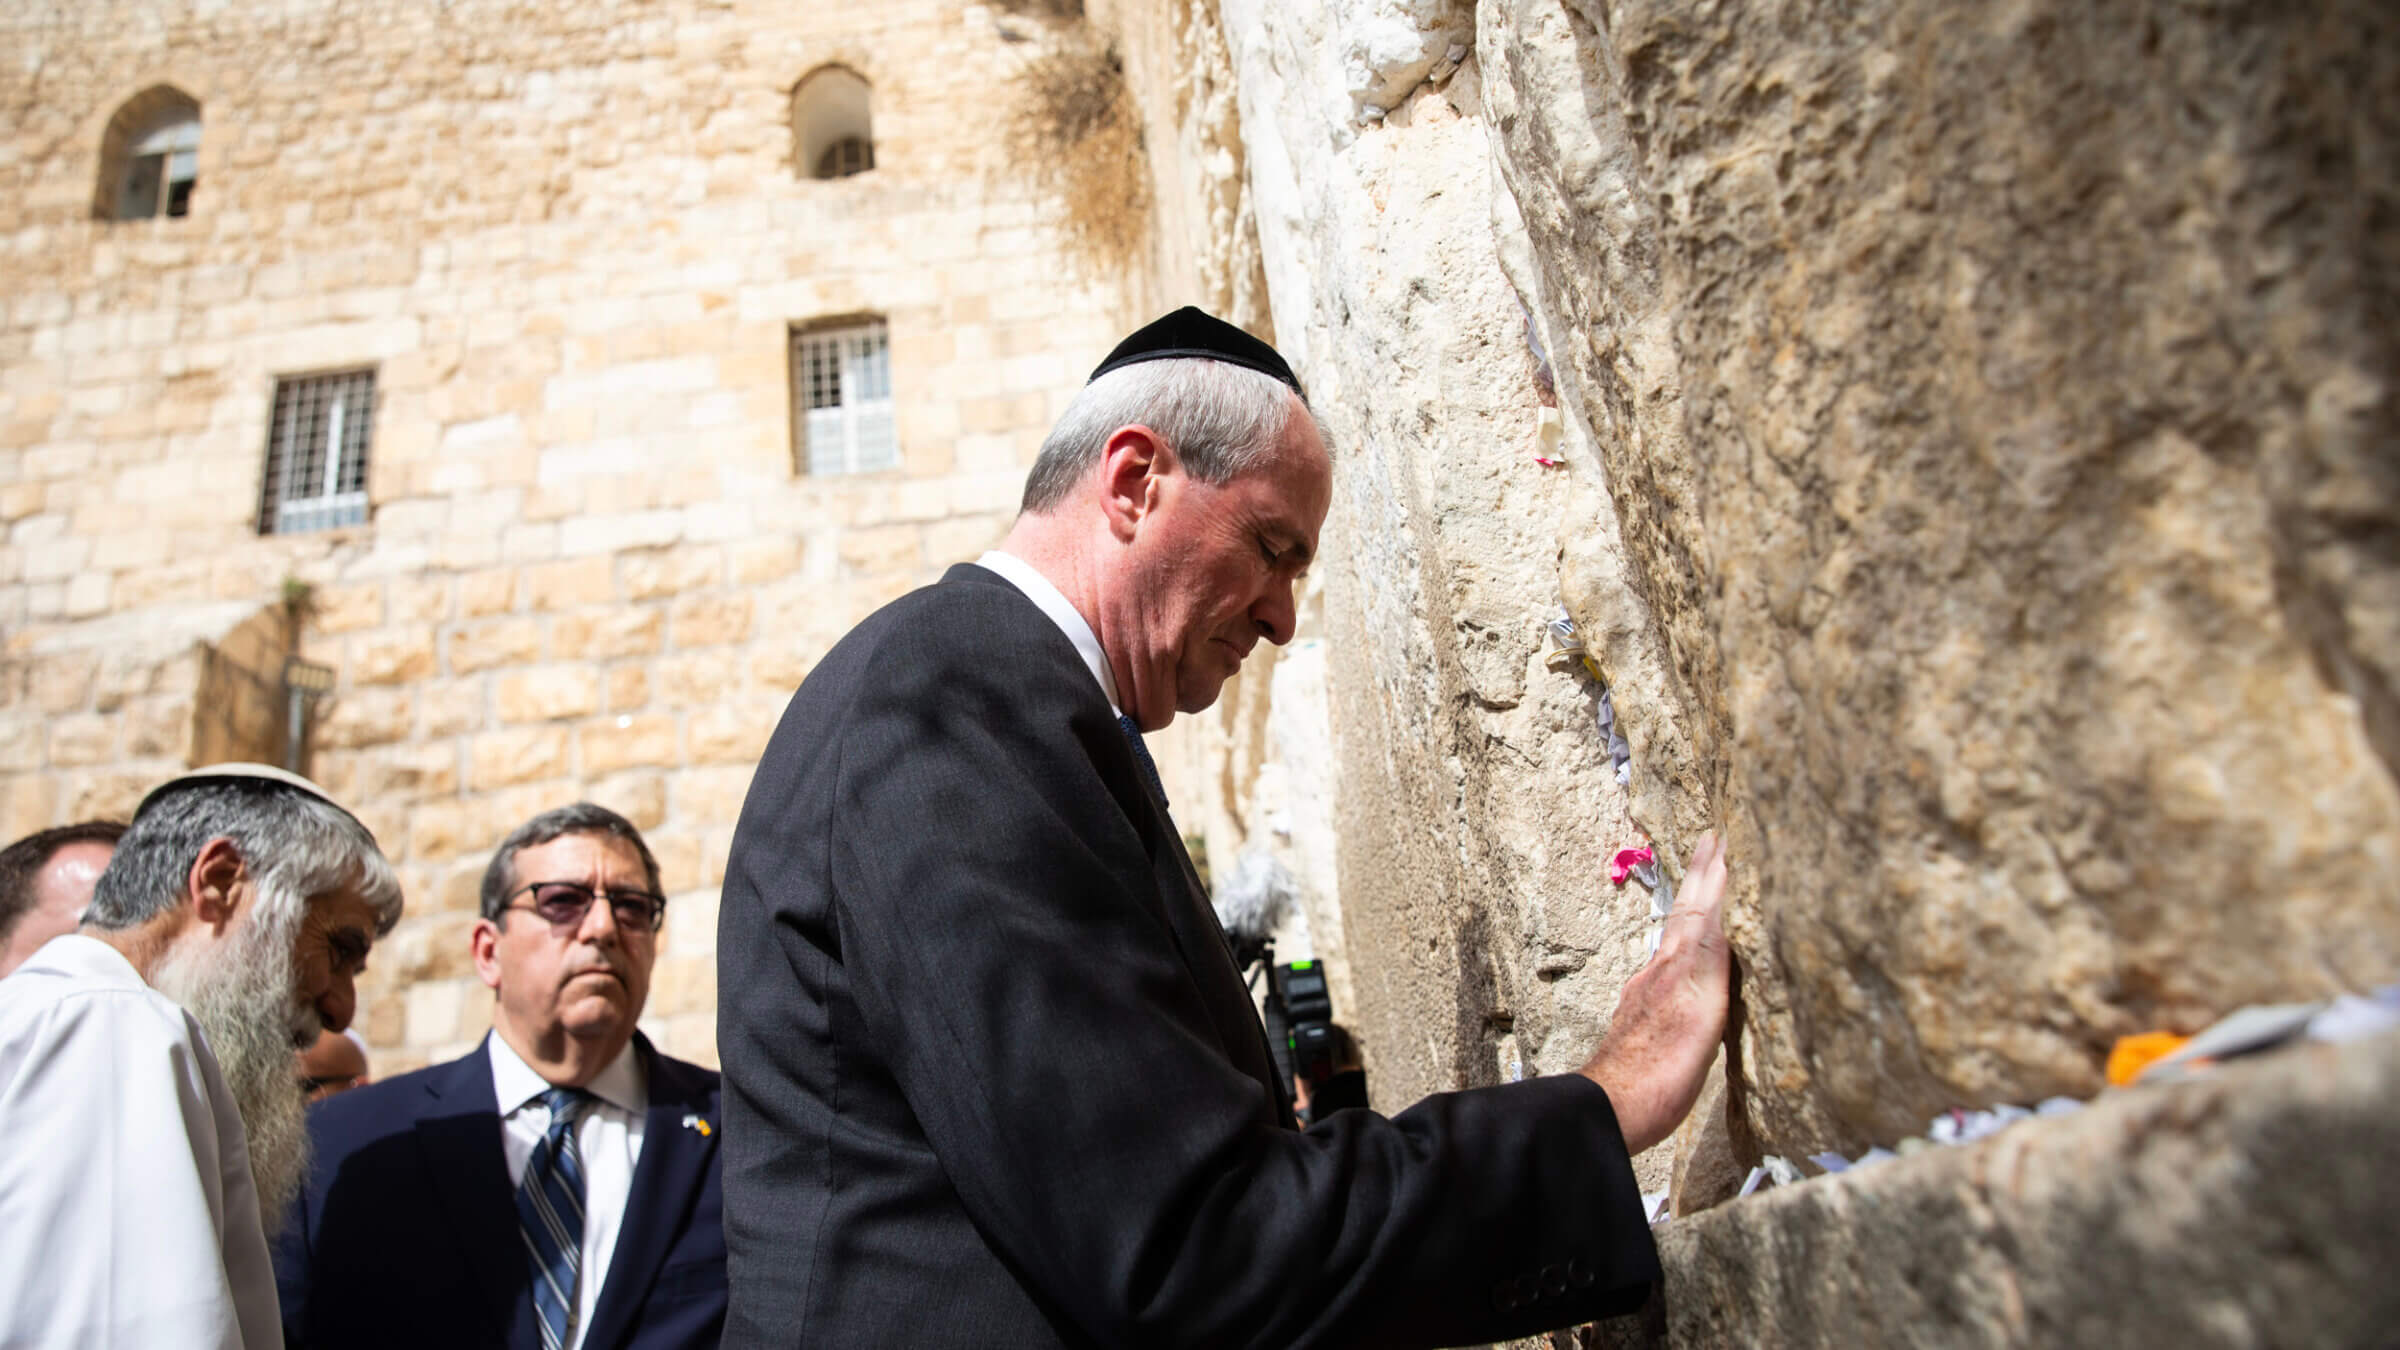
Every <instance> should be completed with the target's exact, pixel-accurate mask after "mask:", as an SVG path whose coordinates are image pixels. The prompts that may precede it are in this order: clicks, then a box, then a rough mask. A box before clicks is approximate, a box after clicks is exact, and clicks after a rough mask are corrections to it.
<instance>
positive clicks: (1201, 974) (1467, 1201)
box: [718, 310, 1727, 1347]
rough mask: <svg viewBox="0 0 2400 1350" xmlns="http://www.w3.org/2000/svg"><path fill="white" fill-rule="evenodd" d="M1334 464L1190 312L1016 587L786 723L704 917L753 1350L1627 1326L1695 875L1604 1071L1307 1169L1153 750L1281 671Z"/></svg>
mask: <svg viewBox="0 0 2400 1350" xmlns="http://www.w3.org/2000/svg"><path fill="white" fill-rule="evenodd" d="M1330 497H1331V466H1330V462H1329V460H1328V458H1327V455H1326V451H1325V448H1324V445H1323V442H1322V439H1321V436H1320V433H1319V432H1318V430H1317V428H1316V425H1315V423H1314V419H1313V417H1312V416H1311V415H1310V414H1309V413H1308V412H1307V410H1306V407H1305V405H1304V403H1303V402H1302V400H1301V398H1300V394H1299V386H1298V382H1297V381H1296V380H1295V379H1294V378H1293V377H1292V374H1291V372H1290V370H1289V368H1288V367H1286V366H1285V365H1284V363H1283V361H1282V360H1281V358H1280V357H1278V356H1276V354H1275V353H1274V351H1273V349H1271V348H1269V347H1267V346H1266V345H1265V344H1264V343H1261V342H1258V341H1257V340H1256V339H1253V338H1250V337H1249V336H1248V335H1246V334H1243V333H1241V332H1240V331H1239V330H1236V329H1233V328H1231V327H1230V326H1228V325H1225V324H1222V323H1220V322H1218V321H1216V320H1214V319H1211V318H1209V317H1208V316H1206V315H1203V314H1201V313H1199V311H1197V310H1185V311H1181V312H1179V313H1177V314H1175V315H1170V316H1169V317H1168V318H1166V319H1164V320H1161V321H1160V322H1159V323H1158V324H1155V325H1152V326H1151V327H1150V328H1148V329H1145V330H1143V332H1141V333H1138V334H1136V335H1135V336H1134V337H1133V338H1131V339H1129V340H1128V341H1127V342H1126V343H1125V344H1124V345H1123V346H1121V347H1120V348H1119V349H1118V350H1117V352H1115V353H1114V354H1112V355H1111V357H1110V358H1109V360H1108V361H1106V362H1104V363H1103V364H1102V366H1101V368H1100V369H1099V370H1098V371H1096V372H1095V373H1094V378H1093V380H1092V382H1091V383H1090V385H1088V386H1087V387H1086V389H1085V390H1084V392H1083V393H1082V394H1081V395H1079V396H1078V397H1077V398H1076V399H1075V401H1074V402H1073V403H1072V404H1071V405H1070V406H1069V408H1068V410H1067V412H1066V413H1065V415H1064V416H1063V417H1062V418H1061V420H1060V422H1059V425H1058V427H1057V428H1056V429H1055V430H1054V431H1053V432H1052V434H1051V437H1050V440H1049V442H1048V443H1047V444H1046V445H1045V446H1044V448H1043V451H1042V455H1041V458H1040V460H1039V461H1038V462H1037V463H1036V465H1035V467H1034V470H1033V473H1032V476H1031V478H1030V479H1029V481H1028V483H1027V485H1026V492H1025V509H1024V513H1023V514H1022V515H1021V516H1020V518H1019V520H1018V522H1017V524H1016V526H1015V527H1014V528H1013V529H1012V530H1011V532H1010V534H1009V536H1008V538H1007V540H1006V541H1004V543H1003V546H1002V548H1001V550H999V551H996V552H993V553H989V554H986V555H984V557H983V558H982V559H980V560H979V562H978V564H976V565H963V566H959V567H955V568H953V569H951V571H950V572H949V574H948V575H947V576H945V577H944V578H943V579H942V580H941V581H940V582H939V583H938V584H936V585H933V586H930V587H927V588H925V589H923V590H920V591H917V592H915V593H913V594H911V595H908V596H905V597H903V598H901V599H900V600H898V601H895V602H894V603H893V604H891V605H889V606H887V607H886V608H884V609H883V610H881V611H880V612H878V613H876V614H875V615H873V616H871V617H870V618H868V619H867V620H866V621H865V622H864V623H862V624H860V625H859V626H858V628H857V629H855V630H854V631H852V632H851V633H850V635H849V636H848V637H846V638H844V639H843V640H842V642H841V643H839V644H838V645H836V646H835V648H834V649H833V651H832V652H831V653H829V654H828V655H827V656H826V658H825V659H824V661H823V662H821V663H820V664H819V665H818V666H817V668H816V670H815V672H814V673H813V674H811V675H810V676H809V678H808V681H807V683H806V684H805V685H804V686H802V688H801V690H800V692H799V695H798V696H797V697H796V698H794V700H793V701H792V704H791V707H790V709H789V711H788V712H787V713H786V714H785V716H784V719H783V722H782V724H781V726H780V727H779V728H778V730H777V731H776V733H775V736H774V739H773V741H772V742H771V743H770V745H769V746H768V749H767V753H766V757H765V759H764V760H763V761H762V763H761V764H760V766H759V770H758V776H757V778H756V780H755V782H754V783H753V784H752V787H751V790H750V796H749V800H748V802H747V803H746V804H745V806H744V808H743V812H742V817H741V821H740V824H739V826H738V828H737V829H736V832H735V836H734V845H733V855H732V858H731V862H730V865H729V867H728V871H727V875H726V878H725V888H724V897H723V907H722V909H721V910H720V914H719V920H718V923H719V927H718V952H719V958H718V959H719V962H720V968H719V1004H718V1037H719V1044H720V1048H721V1050H722V1052H723V1054H724V1062H725V1067H726V1083H727V1087H728V1092H727V1096H726V1114H727V1122H726V1123H727V1129H726V1188H725V1189H726V1208H725V1214H726V1229H727V1242H728V1247H729V1251H730V1263H731V1264H730V1275H731V1282H732V1305H731V1309H730V1312H729V1314H728V1320H727V1324H726V1343H727V1344H728V1345H729V1346H741V1347H750V1346H767V1345H808V1346H818V1345H825V1346H835V1345H839V1346H849V1345H876V1346H883V1345H892V1346H899V1345H940V1346H953V1345H955V1346H969V1345H971V1346H977V1347H1054V1346H1141V1347H1160V1346H1175V1345H1206V1346H1275V1347H1296V1346H1327V1345H1376V1346H1410V1345H1441V1344H1456V1343H1461V1342H1469V1341H1484V1340H1493V1339H1499V1338H1503V1337H1512V1336H1519V1335H1524V1334H1528V1333H1530V1332H1533V1331H1536V1330H1538V1329H1542V1328H1548V1327H1556V1326H1561V1325H1566V1324H1570V1323H1573V1322H1576V1321H1582V1320H1589V1319H1591V1318H1594V1317H1597V1316H1601V1315H1604V1314H1607V1313H1610V1312H1613V1311H1618V1310H1623V1309H1626V1308H1628V1307H1630V1306H1631V1305H1633V1304H1634V1303H1636V1302H1638V1301H1639V1299H1640V1298H1641V1297H1642V1296H1643V1294H1644V1293H1645V1292H1646V1290H1647V1287H1648V1285H1649V1284H1650V1283H1651V1282H1652V1281H1653V1280H1655V1279H1656V1278H1657V1256H1656V1253H1655V1251H1654V1250H1653V1248H1652V1246H1651V1242H1650V1236H1649V1230H1648V1228H1647V1226H1646V1225H1645V1223H1644V1222H1643V1214H1642V1209H1641V1203H1640V1199H1639V1196H1638V1194H1637V1193H1636V1188H1635V1185H1634V1180H1633V1174H1632V1170H1631V1166H1630V1163H1629V1161H1628V1149H1629V1148H1631V1149H1634V1150H1638V1149H1641V1148H1645V1147H1648V1146H1649V1145H1650V1144H1652V1143H1655V1142H1657V1141H1658V1140H1659V1139H1661V1138H1663V1137H1664V1136H1665V1135H1666V1134H1667V1132H1668V1131H1669V1130H1670V1129H1672V1128H1673V1126H1674V1124H1675V1122H1676V1121H1678V1120H1679V1119H1680V1118H1681V1117H1682V1115H1683V1114H1684V1113H1685V1112H1686V1111H1688V1110H1689V1109H1690V1104H1691V1101H1692V1099H1693V1096H1694V1095H1695V1094H1696V1093H1697V1091H1698V1088H1699V1084H1700V1081H1701V1078H1702V1076H1703V1074H1704V1073H1705V1071H1706V1068H1707V1066H1708V1063H1709V1060H1710V1058H1711V1056H1712V1055H1713V1053H1714V1051H1715V1049H1716V1045H1717V1042H1718V1039H1719V1038H1720V1036H1721V1035H1722V1031H1723V1025H1724V1016H1725V999H1726V979H1727V976H1726V950H1725V943H1724V937H1723V933H1722V931H1721V929H1720V928H1719V926H1718V920H1717V913H1718V908H1719V906H1720V905H1721V896H1722V891H1723V884H1724V870H1723V865H1722V862H1721V861H1720V860H1718V859H1716V858H1715V857H1714V849H1713V845H1711V844H1704V845H1703V854H1702V855H1701V856H1699V857H1696V858H1695V860H1694V866H1693V868H1692V872H1691V878H1690V881H1689V882H1688V884H1687V886H1686V894H1685V896H1684V901H1683V903H1682V904H1681V905H1679V908H1678V910H1677V912H1676V913H1677V917H1676V918H1675V919H1673V920H1671V921H1670V922H1669V923H1668V925H1667V935H1666V938H1665V940H1664V942H1663V943H1662V947H1661V951H1660V955H1659V957H1658V959H1657V960H1656V961H1654V962H1653V963H1652V965H1651V966H1650V967H1649V968H1648V969H1647V970H1645V971H1644V972H1643V974H1642V975H1641V976H1639V977H1637V978H1636V980H1634V981H1633V982H1631V983H1630V984H1629V985H1628V986H1627V988H1626V990H1625V992H1624V995H1623V997H1622V1000H1621V1002H1620V1004H1619V1009H1618V1015H1617V1018H1616V1021H1615V1024H1614V1026H1613V1028H1612V1031H1611V1034H1610V1037H1609V1040H1608V1043H1607V1045H1606V1047H1604V1049H1603V1052H1602V1053H1601V1054H1600V1055H1598V1056H1595V1057H1594V1059H1593V1061H1592V1063H1591V1064H1590V1065H1587V1066H1586V1068H1585V1070H1584V1072H1583V1073H1580V1074H1568V1075H1563V1076H1561V1077H1557V1078H1545V1079H1536V1080H1533V1081H1529V1082H1525V1083H1519V1084H1512V1085H1509V1086H1505V1087H1499V1088H1486V1089H1480V1090H1475V1091H1467V1092H1456V1093H1446V1094H1442V1095H1440V1096H1436V1097H1432V1098H1429V1099H1428V1100H1426V1101H1425V1102H1423V1103H1421V1104H1419V1105H1418V1106H1416V1107H1415V1108H1413V1109H1411V1110H1409V1111H1407V1112H1404V1113H1402V1114H1400V1115H1398V1116H1394V1117H1390V1118H1388V1119H1387V1118H1385V1117H1383V1116H1380V1115H1377V1114H1375V1113H1374V1112H1371V1111H1345V1112H1341V1113H1338V1114H1336V1115H1334V1116H1333V1117H1332V1118H1331V1119H1329V1120H1328V1121H1326V1122H1325V1123H1324V1124H1322V1125H1319V1126H1316V1127H1314V1128H1312V1129H1309V1130H1307V1131H1301V1130H1298V1129H1297V1128H1296V1127H1295V1122H1294V1120H1293V1116H1292V1109H1291V1104H1290V1102H1289V1101H1288V1100H1287V1099H1286V1097H1285V1095H1284V1093H1283V1091H1282V1089H1281V1087H1280V1084H1279V1080H1278V1078H1277V1076H1276V1072H1275V1068H1274V1061H1273V1058H1272V1056H1271V1055H1270V1054H1269V1052H1268V1047H1267V1043H1266V1039H1265V1036H1264V1034H1263V1031H1262V1029H1261V1026H1260V1023H1259V1019H1258V1015H1257V1013H1256V1011H1255V1010H1254V1009H1253V1007H1252V1005H1251V1002H1250V999H1249V995H1248V992H1247V990H1246V989H1245V987H1244V985H1243V982H1242V980H1241V977H1240V976H1239V974H1238V973H1237V972H1236V970H1235V967H1234V963H1233V959H1232V955H1231V953H1230V952H1229V951H1228V949H1227V947H1226V945H1225V942H1224V938H1223V934H1222V933H1221V932H1220V930H1219V929H1218V927H1217V924H1216V921H1215V918H1214V916H1213V915H1212V914H1211V912H1210V909H1209V906H1208V902H1207V899H1206V897H1205V896H1204V895H1203V893H1202V891H1201V887H1200V884H1199V882H1198V880H1197V878H1196V877H1195V875H1194V873H1193V871H1192V867H1191V863H1190V860H1189V859H1188V858H1187V857H1186V856H1185V855H1184V851H1183V848H1182V845H1181V843H1180V841H1179V839H1178V837H1177V833H1176V830H1175V827H1174V824H1173V822H1172V821H1171V820H1170V819H1169V817H1168V814H1167V809H1166V803H1165V800H1164V795H1163V793H1162V792H1161V791H1160V789H1159V785H1158V780H1157V775H1156V772H1155V770H1154V769H1153V768H1152V767H1151V765H1150V762H1149V756H1148V753H1147V751H1146V750H1145V749H1144V748H1143V745H1142V742H1141V735H1140V733H1141V732H1142V731H1144V730H1156V729H1158V728H1160V727H1163V726H1165V725H1166V724H1167V723H1168V721H1169V720H1171V719H1172V718H1173V716H1174V715H1175V713H1176V712H1178V711H1185V712H1192V711H1197V710H1199V709H1202V708H1205V707H1207V706H1208V705H1209V704H1210V703H1211V702H1212V701H1214V700H1215V698H1216V696H1217V692H1218V689H1219V686H1220V685H1222V683H1223V682H1224V680H1225V679H1226V678H1227V677H1228V676H1230V675H1231V674H1232V673H1233V672H1234V670H1235V669H1236V668H1237V667H1238V666H1239V665H1240V663H1241V661H1242V659H1243V658H1244V657H1245V656H1246V655H1247V654H1248V653H1249V651H1250V649H1251V647H1252V646H1253V644H1255V643H1256V642H1257V641H1258V640H1259V639H1261V638H1264V639H1266V640H1268V641H1271V642H1278V643H1280V642H1285V641H1288V640H1290V638H1291V636H1292V627H1293V623H1294V613H1293V602H1292V587H1293V584H1294V581H1295V580H1296V578H1297V576H1298V574H1299V572H1300V571H1301V569H1302V568H1304V567H1305V566H1306V565H1307V564H1308V562H1309V559H1310V556H1311V554H1312V552H1313V550H1314V549H1315V547H1316V541H1317V534H1318V529H1319V527H1320V525H1321V524H1322V522H1323V520H1324V516H1325V511H1326V508H1327V505H1328V503H1329V500H1330Z"/></svg>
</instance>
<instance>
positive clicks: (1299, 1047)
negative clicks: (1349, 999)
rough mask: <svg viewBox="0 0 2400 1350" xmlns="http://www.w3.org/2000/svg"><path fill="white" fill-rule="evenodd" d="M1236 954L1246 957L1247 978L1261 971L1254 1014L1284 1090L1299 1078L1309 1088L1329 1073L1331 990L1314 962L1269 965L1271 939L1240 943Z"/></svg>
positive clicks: (1272, 949)
mask: <svg viewBox="0 0 2400 1350" xmlns="http://www.w3.org/2000/svg"><path fill="white" fill-rule="evenodd" d="M1237 952H1238V954H1239V955H1241V956H1245V957H1247V958H1248V960H1246V961H1244V962H1243V966H1244V973H1245V974H1250V975H1251V978H1252V979H1255V978H1256V976H1255V975H1254V974H1251V970H1252V968H1253V967H1254V968H1255V969H1257V970H1263V971H1265V972H1266V976H1267V992H1266V997H1265V998H1263V999H1261V1000H1260V1001H1259V1002H1260V1005H1261V1007H1260V1014H1261V1017H1262V1019H1263V1020H1264V1021H1265V1022H1266V1024H1267V1048H1268V1049H1270V1050H1272V1051H1273V1052H1274V1054H1275V1069H1276V1072H1277V1073H1278V1074H1279V1075H1280V1076H1281V1077H1282V1079H1283V1086H1284V1091H1285V1092H1286V1093H1287V1094H1288V1093H1290V1092H1291V1091H1292V1090H1293V1086H1294V1084H1295V1083H1301V1082H1305V1083H1307V1084H1308V1085H1309V1087H1310V1089H1311V1090H1312V1091H1313V1090H1314V1089H1315V1088H1316V1086H1317V1085H1318V1084H1320V1083H1323V1082H1324V1081H1325V1080H1326V1079H1327V1078H1329V1077H1331V1076H1332V1074H1333V1041H1332V1036H1333V991H1332V990H1331V989H1330V988H1328V987H1327V986H1326V983H1325V968H1324V967H1323V966H1321V965H1319V964H1317V963H1316V962H1314V961H1293V962H1290V963H1288V964H1285V965H1277V964H1275V943H1274V942H1273V941H1272V940H1271V939H1257V940H1254V941H1251V942H1245V943H1243V944H1242V945H1241V947H1240V948H1238V949H1237Z"/></svg>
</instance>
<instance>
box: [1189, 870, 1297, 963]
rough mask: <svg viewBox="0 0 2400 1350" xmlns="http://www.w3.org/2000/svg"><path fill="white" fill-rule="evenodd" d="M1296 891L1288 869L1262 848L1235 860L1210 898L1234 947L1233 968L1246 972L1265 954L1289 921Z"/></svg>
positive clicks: (1295, 885)
mask: <svg viewBox="0 0 2400 1350" xmlns="http://www.w3.org/2000/svg"><path fill="white" fill-rule="evenodd" d="M1299 891H1300V883H1299V882H1298V881H1296V880H1295V879H1294V878H1293V877H1292V873H1291V869H1290V868H1287V867H1285V866H1284V865H1283V863H1282V862H1281V861H1279V860H1278V859H1277V858H1276V857H1275V855H1274V854H1272V853H1269V852H1267V851H1266V850H1264V849H1256V848H1254V849H1247V850H1245V851H1244V852H1243V853H1242V855H1241V856H1240V857H1238V858H1236V859H1234V862H1233V868H1232V870H1231V871H1230V872H1229V873H1228V874H1227V875H1226V877H1225V879H1224V880H1223V881H1222V882H1220V883H1218V885H1217V888H1216V894H1215V895H1213V896H1211V897H1210V898H1209V899H1210V903H1211V904H1213V905H1214V906H1215V907H1216V911H1217V923H1218V925H1219V926H1221V927H1222V928H1224V930H1225V941H1226V942H1227V943H1228V944H1229V945H1230V946H1232V948H1233V963H1234V966H1235V968H1236V969H1240V970H1248V969H1249V968H1250V966H1251V965H1252V964H1253V963H1255V962H1257V961H1258V960H1259V959H1260V958H1262V957H1264V956H1265V955H1266V950H1267V944H1268V943H1269V942H1271V941H1272V940H1273V939H1274V937H1275V930H1276V929H1278V928H1281V927H1283V925H1284V923H1285V921H1286V920H1288V919H1290V918H1291V916H1292V906H1293V904H1294V902H1295V901H1296V900H1297V899H1298V897H1299Z"/></svg>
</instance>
